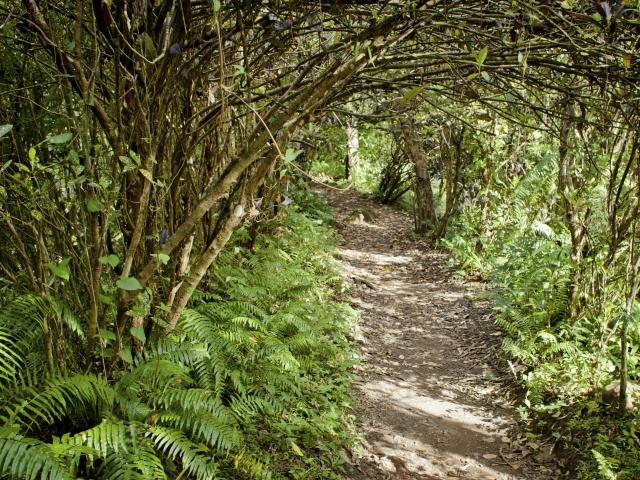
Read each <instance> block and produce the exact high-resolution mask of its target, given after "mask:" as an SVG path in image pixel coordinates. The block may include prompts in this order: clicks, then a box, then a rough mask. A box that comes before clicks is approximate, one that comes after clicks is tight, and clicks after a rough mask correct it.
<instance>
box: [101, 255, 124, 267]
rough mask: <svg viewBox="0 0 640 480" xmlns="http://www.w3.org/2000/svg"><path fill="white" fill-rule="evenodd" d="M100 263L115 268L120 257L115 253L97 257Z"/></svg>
mask: <svg viewBox="0 0 640 480" xmlns="http://www.w3.org/2000/svg"><path fill="white" fill-rule="evenodd" d="M98 262H100V263H101V264H102V265H111V267H113V268H116V267H117V266H118V264H119V263H120V259H119V258H118V256H117V255H113V254H112V255H107V256H106V257H100V258H99V259H98Z"/></svg>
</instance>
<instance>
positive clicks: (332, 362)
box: [0, 203, 353, 479]
mask: <svg viewBox="0 0 640 480" xmlns="http://www.w3.org/2000/svg"><path fill="white" fill-rule="evenodd" d="M315 205H316V206H317V203H316V204H315ZM321 223H322V220H315V219H311V218H309V217H307V216H305V215H304V214H303V213H300V212H298V211H294V210H291V211H289V212H286V213H283V214H281V215H280V216H278V217H277V218H276V219H274V220H271V221H270V222H269V224H268V225H265V226H264V233H260V234H258V236H257V238H256V239H255V240H254V243H253V247H252V248H248V247H247V246H246V240H247V238H246V237H247V236H248V232H246V231H243V230H240V231H239V232H238V234H237V235H236V237H235V238H234V240H233V243H232V244H233V247H232V248H231V249H230V250H229V251H228V252H227V253H226V254H225V255H223V256H222V257H221V259H220V261H219V263H218V264H217V266H216V268H215V269H213V270H212V271H211V273H210V277H209V278H208V280H207V285H206V287H205V288H203V289H202V290H199V291H197V292H196V293H195V297H196V300H194V302H193V306H192V308H191V309H189V310H187V311H186V312H185V314H184V315H183V317H182V319H181V321H180V322H179V323H178V325H177V327H176V330H175V331H174V333H173V334H172V335H171V336H170V337H167V338H164V339H161V340H157V341H151V340H152V339H149V340H147V339H146V338H145V332H144V331H142V330H140V331H132V334H133V335H135V336H136V337H138V339H139V340H140V342H141V343H143V344H145V343H146V344H147V348H146V349H145V351H144V353H143V354H142V355H140V356H138V357H137V358H135V359H134V358H131V357H130V356H126V355H122V365H121V368H120V369H119V371H118V373H117V374H115V375H114V376H113V380H110V379H109V377H108V376H107V375H106V374H105V373H98V374H91V373H74V372H71V371H70V372H66V373H65V372H60V373H58V374H56V375H53V376H52V375H47V373H46V372H47V370H46V355H45V350H44V348H42V337H41V333H40V331H39V328H38V327H39V325H38V323H39V322H41V321H42V319H43V318H44V317H49V319H50V320H51V321H52V322H51V323H52V325H53V324H55V325H56V328H59V329H60V330H64V331H68V332H69V334H68V338H65V340H64V349H65V351H67V352H68V353H69V356H71V357H72V358H73V357H75V356H77V355H74V351H76V352H77V351H82V350H81V349H78V348H77V347H78V345H79V344H82V343H84V342H86V338H85V336H84V334H83V333H82V332H81V330H79V329H78V328H76V324H77V319H76V318H75V315H74V314H73V313H72V311H71V310H70V309H68V307H66V306H65V305H64V304H62V303H61V302H59V301H56V300H51V299H50V300H48V301H45V300H43V299H42V298H41V297H37V296H33V295H27V296H19V297H17V298H15V299H13V300H12V301H11V302H10V303H9V304H7V305H5V306H4V307H3V308H2V310H0V328H1V330H0V331H1V332H2V336H1V337H0V339H1V340H2V341H1V342H0V348H1V349H2V352H3V359H2V376H3V379H4V382H5V383H3V386H2V390H0V398H1V403H2V405H3V408H2V414H1V418H2V427H0V432H1V433H0V465H2V470H1V471H2V473H4V474H11V476H13V477H16V478H23V477H26V478H51V479H58V478H78V477H82V478H87V477H89V478H118V479H121V478H145V479H148V478H172V477H175V476H176V475H179V476H187V477H189V478H201V479H210V478H234V479H235V478H267V477H270V478H281V475H283V474H284V473H285V472H286V478H304V479H311V478H339V477H337V474H338V472H339V471H340V464H341V463H342V460H341V457H340V450H341V449H342V448H345V447H346V446H348V445H349V442H350V437H349V435H350V434H349V432H350V427H349V412H348V406H349V393H348V386H349V374H348V370H349V368H350V366H351V364H352V362H351V354H350V351H349V345H348V342H347V341H346V339H345V333H346V332H347V330H348V329H349V328H350V326H351V323H352V321H353V313H352V311H351V310H350V309H349V308H348V307H347V306H346V305H344V304H341V303H337V302H335V301H333V300H332V298H334V297H335V295H336V292H339V289H340V288H341V283H340V280H339V277H337V276H336V273H335V270H334V265H333V260H332V258H331V247H332V243H333V237H332V235H331V233H330V231H329V230H328V229H327V228H326V227H324V226H323V225H322V224H321ZM267 233H268V234H267ZM67 329H68V330H67ZM113 341H115V337H110V336H109V335H107V334H104V335H103V337H102V342H101V350H102V351H103V354H104V355H105V356H108V355H109V351H110V350H111V349H112V344H113Z"/></svg>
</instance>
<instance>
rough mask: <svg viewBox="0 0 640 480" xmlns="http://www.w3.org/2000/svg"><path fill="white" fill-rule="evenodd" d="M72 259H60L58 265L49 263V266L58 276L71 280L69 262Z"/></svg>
mask: <svg viewBox="0 0 640 480" xmlns="http://www.w3.org/2000/svg"><path fill="white" fill-rule="evenodd" d="M70 261H71V257H66V258H64V259H62V260H61V261H60V263H58V264H57V265H56V264H55V263H47V264H46V265H47V267H48V268H49V270H51V273H53V274H54V275H55V276H56V277H59V278H62V279H63V280H67V281H68V280H69V275H70V273H71V272H70V270H69V262H70Z"/></svg>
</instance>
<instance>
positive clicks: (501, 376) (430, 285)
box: [321, 188, 560, 480]
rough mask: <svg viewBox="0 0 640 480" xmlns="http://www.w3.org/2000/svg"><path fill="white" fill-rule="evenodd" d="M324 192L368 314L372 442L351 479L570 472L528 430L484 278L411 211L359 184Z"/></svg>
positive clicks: (363, 416)
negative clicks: (460, 270) (522, 425)
mask: <svg viewBox="0 0 640 480" xmlns="http://www.w3.org/2000/svg"><path fill="white" fill-rule="evenodd" d="M321 193H322V195H324V196H325V198H326V199H327V201H328V202H329V204H330V205H332V206H333V207H334V208H335V209H336V220H337V227H338V230H339V231H340V233H341V235H342V236H343V239H344V240H343V243H342V245H341V247H340V251H339V252H340V259H341V262H342V264H343V272H344V273H343V274H344V277H345V279H346V280H347V282H349V283H350V284H351V290H350V301H351V303H352V305H353V307H354V308H355V309H357V310H358V311H359V315H360V322H359V327H358V329H357V331H356V332H355V334H354V337H355V341H356V343H357V345H358V355H359V356H360V357H361V359H362V362H361V363H360V364H359V365H358V366H357V367H356V375H357V378H356V382H355V383H356V386H357V391H358V406H357V409H356V415H357V418H358V422H359V425H360V428H361V437H362V441H361V446H360V448H358V449H356V450H355V451H354V452H352V458H351V459H350V461H351V468H350V473H349V474H348V476H347V478H346V479H345V480H377V479H400V480H404V479H469V480H471V479H473V480H489V479H491V480H494V479H495V480H525V479H526V480H533V479H536V480H538V479H539V480H547V479H557V478H560V473H559V470H558V469H557V467H556V464H555V463H554V458H553V455H552V448H553V445H552V444H551V443H550V442H549V441H544V440H540V439H531V438H530V437H528V436H526V435H525V434H524V433H523V431H522V430H520V429H519V428H518V422H517V418H518V416H517V414H516V412H515V410H514V404H516V403H517V400H516V399H515V395H514V394H513V393H512V389H510V388H509V386H508V385H506V383H508V372H505V371H504V368H501V367H499V365H500V362H498V358H499V353H498V352H499V345H500V342H501V338H500V335H501V334H500V332H498V331H497V330H496V328H495V327H494V325H493V322H492V318H491V311H490V306H489V304H488V303H487V302H486V301H482V300H480V299H479V298H478V295H479V294H480V293H481V291H482V285H481V284H479V283H474V282H461V281H455V280H453V279H452V270H451V267H450V261H449V258H448V257H447V255H446V254H445V253H443V252H441V251H437V250H435V249H433V248H432V247H431V245H430V244H429V242H427V241H426V240H424V239H422V240H421V239H416V238H414V237H413V236H412V234H411V227H412V218H411V217H410V216H409V215H407V214H406V213H404V212H402V211H398V210H396V209H393V208H391V207H388V206H384V205H380V204H378V203H376V202H374V201H372V200H370V199H368V198H366V197H365V196H363V195H361V194H358V193H356V192H354V191H339V190H333V189H331V190H330V189H326V188H323V189H322V192H321ZM354 212H356V213H355V214H354ZM362 212H367V215H364V214H363V213H362ZM365 217H366V219H365Z"/></svg>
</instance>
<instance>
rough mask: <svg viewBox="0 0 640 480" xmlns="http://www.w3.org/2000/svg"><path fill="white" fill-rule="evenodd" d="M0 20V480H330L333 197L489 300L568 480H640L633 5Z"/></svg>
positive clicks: (338, 427) (76, 11) (120, 8)
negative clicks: (346, 194) (78, 478)
mask: <svg viewBox="0 0 640 480" xmlns="http://www.w3.org/2000/svg"><path fill="white" fill-rule="evenodd" d="M0 18H1V20H0V66H1V68H0V295H1V298H0V312H1V313H0V398H1V400H2V401H1V403H0V422H1V424H2V427H0V476H6V477H8V478H65V477H69V476H70V475H84V476H89V477H93V478H134V477H136V478H156V477H157V478H171V479H174V478H175V479H177V478H182V479H186V478H194V477H195V478H225V477H226V478H243V476H244V477H247V478H249V477H254V478H259V477H265V476H269V475H271V476H272V477H275V478H278V477H281V478H305V479H310V478H332V477H336V476H337V475H339V473H338V472H339V468H338V467H339V463H340V458H341V456H340V451H341V449H343V448H344V447H345V446H346V445H348V443H349V441H350V434H349V433H348V432H349V428H348V404H349V391H348V390H349V389H348V368H349V365H350V354H349V349H348V345H347V343H346V342H345V340H344V332H345V329H346V328H347V324H348V323H349V322H350V321H351V319H352V313H351V312H349V311H348V309H347V308H346V307H344V306H342V305H340V304H339V302H338V303H336V302H337V298H338V297H337V296H336V295H337V292H339V290H340V288H341V287H340V286H339V285H338V281H337V279H336V277H335V273H332V268H331V267H330V266H329V265H328V264H329V263H330V260H329V257H328V256H327V255H326V252H328V251H330V247H329V245H330V243H331V241H330V239H329V237H330V235H329V233H328V232H327V231H326V230H325V229H324V227H322V226H321V225H320V224H319V223H314V222H321V223H327V222H328V220H329V219H328V217H327V213H326V212H324V211H323V210H322V208H321V207H320V206H319V205H318V204H317V200H313V199H312V197H311V196H310V194H309V193H308V192H305V190H304V187H301V186H300V185H299V184H300V183H301V179H308V178H309V177H311V178H315V177H319V176H321V175H328V176H330V177H334V178H336V179H340V182H341V183H340V185H345V186H346V185H351V184H355V185H356V186H357V187H359V188H362V189H366V190H367V191H370V192H372V193H373V194H375V195H376V196H377V197H378V198H379V199H380V200H381V201H383V202H386V203H395V204H399V205H401V206H403V207H404V208H408V209H410V210H411V211H412V212H413V216H414V231H415V234H416V235H425V236H429V237H430V238H431V239H432V240H433V241H434V243H436V244H437V243H438V242H441V243H440V245H444V246H447V247H448V248H449V249H450V250H451V251H452V252H454V254H455V255H456V258H457V259H458V260H459V262H460V264H461V265H462V266H463V267H464V268H465V271H466V272H469V271H473V272H475V273H476V274H480V275H482V276H483V277H484V278H485V279H487V280H488V281H489V282H491V293H490V296H491V298H492V300H493V302H494V306H495V309H496V321H497V323H498V325H499V326H500V327H501V328H502V329H503V330H504V332H505V337H506V338H505V341H504V347H505V352H506V354H507V355H508V356H509V361H510V366H511V368H512V370H513V373H514V375H515V377H516V378H517V379H518V381H520V382H521V383H522V385H523V387H524V388H525V391H526V394H525V397H524V403H523V405H524V406H523V408H522V413H523V416H524V417H525V418H526V419H529V420H531V421H532V422H535V424H536V425H537V426H542V427H545V428H547V430H549V429H551V430H554V431H556V434H557V440H558V441H557V445H558V446H560V447H563V448H567V449H576V451H577V456H576V458H580V459H582V461H581V463H580V465H579V467H578V469H577V473H576V475H578V477H579V478H585V479H586V478H593V476H595V475H600V476H601V477H604V478H618V479H625V478H637V477H638V476H640V474H639V471H640V467H639V466H638V464H639V462H638V461H637V460H636V459H637V458H638V454H637V452H638V443H639V440H638V435H637V434H636V430H635V427H634V425H635V423H634V421H635V417H636V416H637V415H638V414H637V413H636V412H637V410H636V409H635V408H633V407H632V408H628V406H627V405H628V403H629V402H630V401H631V403H632V401H633V397H634V392H635V391H636V387H637V386H636V385H635V384H634V383H635V382H636V381H639V382H640V370H639V369H640V366H639V365H638V358H637V357H638V349H639V348H640V321H639V318H638V317H639V315H640V313H639V310H638V308H639V307H638V302H637V300H638V293H639V290H640V229H639V228H638V227H639V226H638V219H640V134H639V132H638V125H640V121H639V120H640V100H639V99H640V61H639V60H638V48H639V47H638V46H639V45H640V42H639V40H638V39H639V37H640V3H639V2H638V1H637V0H624V1H615V2H614V1H611V2H608V1H598V2H577V1H572V0H565V1H562V2H535V1H529V0H518V1H512V0H496V1H491V2H487V1H485V0H471V1H465V2H448V1H445V0H435V1H427V0H416V1H406V2H404V1H403V2H306V3H305V2H302V3H300V2H287V1H274V2H230V1H218V0H214V1H211V2H210V1H200V0H183V1H180V2H177V1H175V0H154V1H138V0H122V1H98V0H95V1H93V2H83V1H78V0H48V1H46V2H45V1H41V0H23V1H22V2H17V1H6V0H0ZM292 204H293V205H292ZM613 379H617V381H619V384H620V387H619V389H618V391H615V392H613V395H612V396H613V401H612V402H608V404H607V403H606V402H603V401H601V392H602V391H603V389H606V386H607V385H610V384H611V381H612V380H613ZM325 449H328V453H326V452H325ZM269 472H270V473H269ZM594 472H597V473H594Z"/></svg>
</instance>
